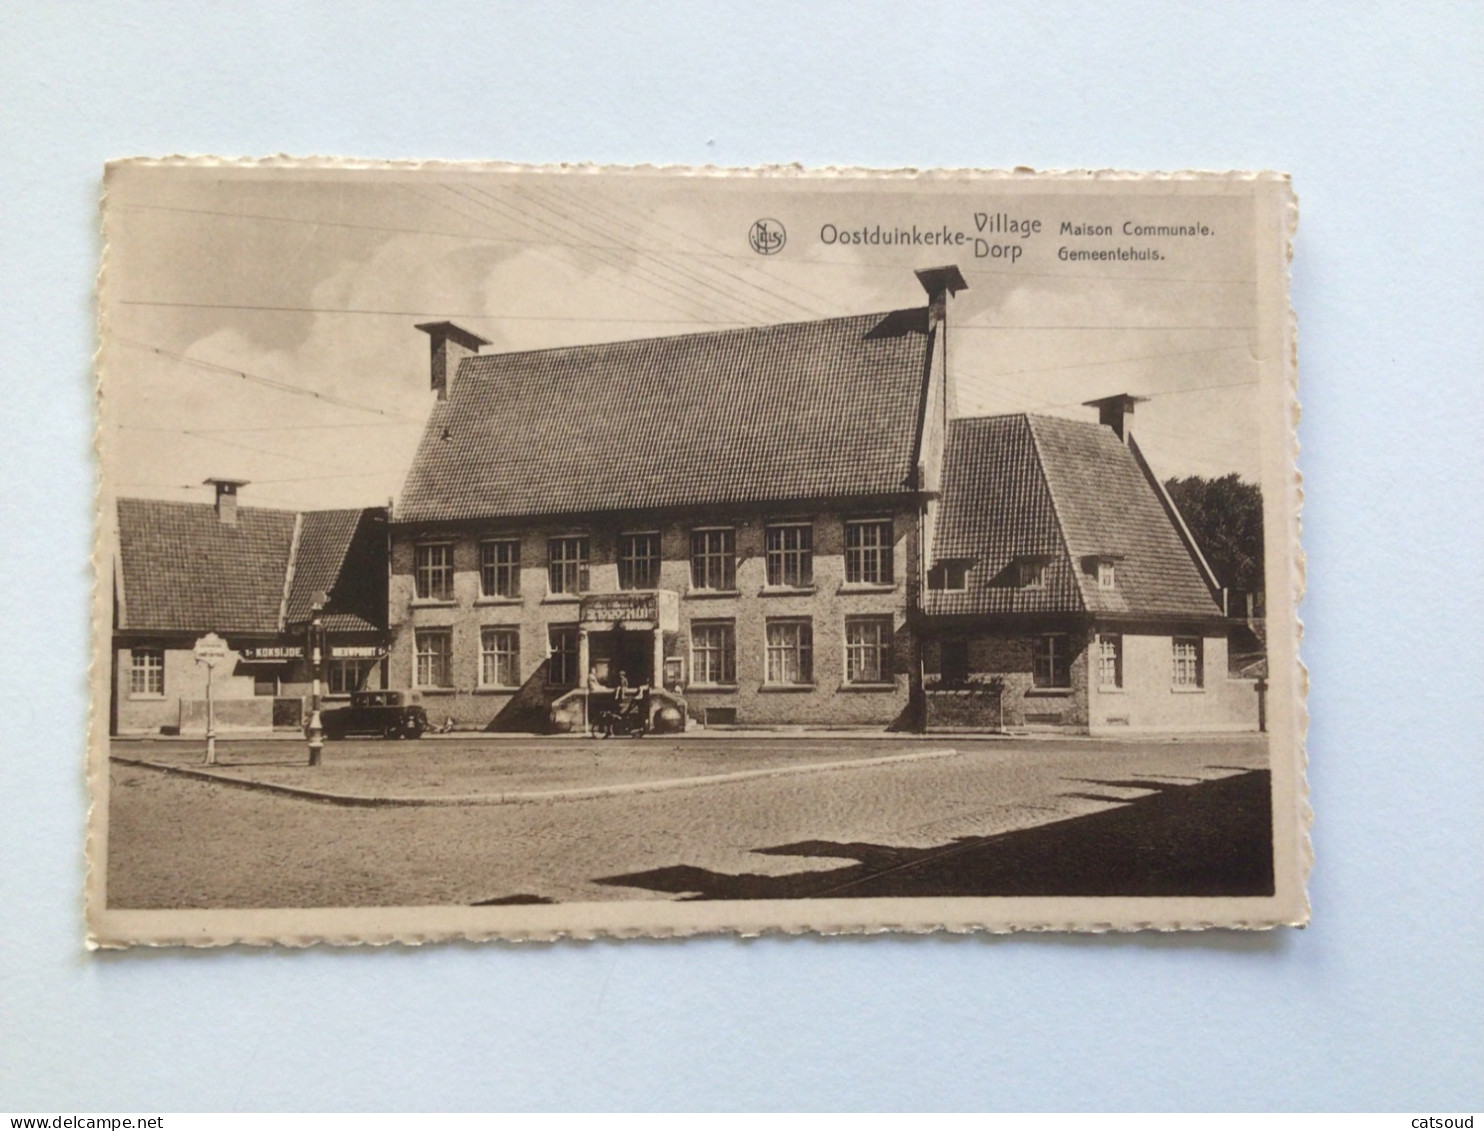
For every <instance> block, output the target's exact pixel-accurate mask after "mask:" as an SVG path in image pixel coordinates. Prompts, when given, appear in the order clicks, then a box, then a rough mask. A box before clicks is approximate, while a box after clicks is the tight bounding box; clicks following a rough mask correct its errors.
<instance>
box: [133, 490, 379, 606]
mask: <svg viewBox="0 0 1484 1131" xmlns="http://www.w3.org/2000/svg"><path fill="white" fill-rule="evenodd" d="M381 514H384V512H383V511H380V510H375V509H373V510H368V511H361V510H335V511H307V512H305V513H303V514H302V515H299V514H295V513H294V512H293V511H283V510H272V509H267V508H262V507H239V508H238V509H237V523H236V525H235V526H228V525H226V524H224V523H222V522H221V521H220V520H219V519H218V517H217V513H216V508H215V507H213V506H211V505H210V504H206V503H175V502H165V501H163V500H159V499H119V500H118V540H119V579H118V581H119V586H120V589H121V592H122V596H123V601H122V602H121V606H120V621H121V623H120V624H118V625H117V626H116V627H117V628H119V629H121V630H126V631H134V632H182V633H200V632H224V633H231V632H235V633H253V634H263V635H271V634H277V633H279V632H282V631H283V630H284V629H285V628H286V627H288V626H290V625H292V624H294V623H296V622H303V621H305V620H307V619H308V617H309V606H310V603H311V601H312V600H313V596H314V594H315V593H316V592H318V591H321V590H323V591H325V592H326V593H329V594H331V600H330V603H329V605H328V609H329V615H327V616H326V618H325V625H326V627H327V628H329V629H331V630H332V631H340V632H347V631H364V630H371V629H374V628H375V627H376V625H377V623H379V622H380V621H381V620H382V619H384V613H383V612H382V611H381V607H382V606H384V604H385V602H384V600H378V599H377V598H376V596H375V595H376V594H377V593H378V592H379V586H380V584H381V581H382V577H383V574H384V571H385V565H384V563H383V562H381V561H379V560H377V558H376V552H377V549H378V547H379V545H380V537H381V536H380V534H378V533H377V532H376V530H375V529H373V527H374V519H375V516H377V515H381ZM383 529H384V527H383Z"/></svg>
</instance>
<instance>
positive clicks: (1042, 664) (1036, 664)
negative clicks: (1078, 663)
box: [1031, 632, 1072, 687]
mask: <svg viewBox="0 0 1484 1131" xmlns="http://www.w3.org/2000/svg"><path fill="white" fill-rule="evenodd" d="M1031 667H1032V672H1033V674H1034V676H1035V683H1036V686H1037V687H1071V686H1072V672H1071V668H1070V667H1069V666H1068V664H1067V638H1066V636H1065V635H1063V634H1062V633H1059V632H1052V633H1047V634H1046V635H1045V636H1038V637H1036V643H1035V648H1034V654H1033V656H1032V664H1031Z"/></svg>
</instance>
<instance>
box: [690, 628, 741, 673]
mask: <svg viewBox="0 0 1484 1131" xmlns="http://www.w3.org/2000/svg"><path fill="white" fill-rule="evenodd" d="M690 673H691V678H690V682H691V684H692V685H694V686H697V687H727V686H731V685H733V684H735V683H736V682H737V626H736V622H735V621H730V620H698V621H691V625H690Z"/></svg>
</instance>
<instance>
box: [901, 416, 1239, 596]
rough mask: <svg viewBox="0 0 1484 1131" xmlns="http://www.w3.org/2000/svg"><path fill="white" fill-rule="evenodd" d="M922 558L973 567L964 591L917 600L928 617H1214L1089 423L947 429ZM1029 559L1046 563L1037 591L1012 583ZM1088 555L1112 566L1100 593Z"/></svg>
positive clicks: (1027, 419)
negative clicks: (934, 516)
mask: <svg viewBox="0 0 1484 1131" xmlns="http://www.w3.org/2000/svg"><path fill="white" fill-rule="evenodd" d="M934 557H935V558H936V559H937V560H938V561H944V560H949V559H958V560H965V559H968V560H972V561H973V563H974V565H973V569H972V571H971V572H970V574H969V577H968V583H967V587H966V589H965V590H963V591H961V592H954V591H936V590H930V591H929V592H928V593H927V595H926V607H927V611H928V612H930V613H936V614H944V615H951V614H968V613H973V614H987V613H1030V612H1053V611H1054V612H1091V613H1104V614H1122V615H1128V616H1152V617H1180V616H1183V617H1211V616H1216V615H1219V613H1220V609H1219V607H1218V606H1217V604H1216V602H1215V601H1214V600H1213V599H1212V596H1211V593H1210V590H1209V589H1208V588H1207V587H1206V585H1205V582H1204V581H1203V580H1202V576H1201V573H1200V570H1199V568H1198V567H1197V566H1196V563H1195V561H1194V559H1193V558H1192V557H1191V555H1190V553H1189V551H1188V550H1187V549H1186V547H1185V544H1184V543H1183V542H1182V541H1181V539H1180V536H1179V534H1178V533H1177V532H1176V530H1175V527H1174V525H1173V524H1172V523H1171V521H1170V518H1169V516H1168V515H1167V514H1166V513H1165V511H1164V509H1163V506H1162V504H1161V502H1160V500H1159V497H1158V496H1157V495H1156V493H1155V491H1154V488H1153V487H1152V486H1151V484H1150V483H1149V481H1148V480H1147V479H1146V478H1145V476H1144V473H1143V471H1142V469H1141V468H1140V467H1139V464H1138V461H1137V460H1136V459H1135V457H1134V454H1133V453H1132V452H1131V451H1130V450H1129V449H1128V448H1127V447H1125V446H1124V444H1123V443H1122V442H1121V441H1120V440H1119V439H1118V437H1117V436H1115V435H1114V434H1113V432H1112V431H1111V430H1110V429H1108V428H1104V427H1102V426H1101V425H1095V424H1083V423H1079V422H1077V421H1073V420H1063V419H1060V418H1055V417H1046V416H1029V415H1024V414H1021V415H1013V416H992V417H977V418H970V419H960V420H955V421H953V422H952V423H951V424H950V426H949V434H948V444H947V450H946V453H945V457H944V470H943V499H942V503H941V505H940V508H939V514H938V524H937V538H936V544H935V546H934ZM1031 557H1036V558H1041V559H1043V560H1044V561H1045V562H1046V567H1045V586H1044V588H1042V589H1025V588H1021V587H1020V586H1019V585H1018V578H1017V576H1016V563H1017V562H1018V561H1019V560H1020V559H1023V558H1031ZM1098 558H1110V559H1112V560H1113V562H1114V573H1115V578H1116V586H1115V588H1114V589H1112V590H1104V589H1100V588H1098V585H1097V580H1096V565H1095V563H1096V559H1098Z"/></svg>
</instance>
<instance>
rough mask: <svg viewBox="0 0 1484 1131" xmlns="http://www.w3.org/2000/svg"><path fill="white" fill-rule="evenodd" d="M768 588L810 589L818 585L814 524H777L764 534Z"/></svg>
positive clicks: (769, 527) (767, 529)
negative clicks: (816, 581) (815, 569)
mask: <svg viewBox="0 0 1484 1131" xmlns="http://www.w3.org/2000/svg"><path fill="white" fill-rule="evenodd" d="M763 545H764V554H765V557H766V564H767V577H768V585H769V587H770V588H773V589H807V588H809V586H811V585H813V584H814V524H813V523H811V522H775V523H773V524H771V525H769V526H768V527H767V528H766V529H765V530H764V531H763Z"/></svg>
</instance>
